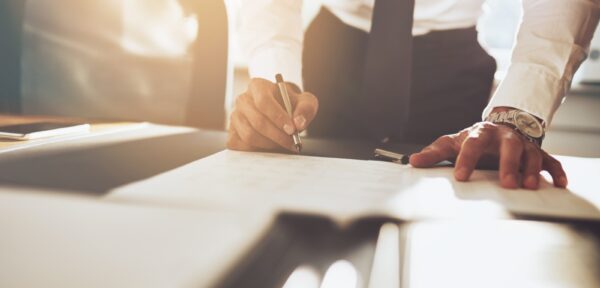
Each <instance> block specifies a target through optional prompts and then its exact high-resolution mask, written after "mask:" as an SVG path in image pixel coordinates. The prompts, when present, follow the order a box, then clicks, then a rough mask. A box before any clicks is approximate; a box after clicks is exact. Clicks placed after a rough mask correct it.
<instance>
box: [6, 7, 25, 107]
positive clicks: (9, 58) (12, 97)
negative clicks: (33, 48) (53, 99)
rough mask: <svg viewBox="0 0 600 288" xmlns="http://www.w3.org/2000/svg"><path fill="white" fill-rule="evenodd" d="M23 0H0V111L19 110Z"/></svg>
mask: <svg viewBox="0 0 600 288" xmlns="http://www.w3.org/2000/svg"><path fill="white" fill-rule="evenodd" d="M24 10H25V0H0V113H13V114H18V113H19V112H20V110H21V107H20V101H19V100H20V95H21V81H20V78H21V61H20V60H21V43H22V42H21V36H22V34H23V33H22V26H23V15H24Z"/></svg>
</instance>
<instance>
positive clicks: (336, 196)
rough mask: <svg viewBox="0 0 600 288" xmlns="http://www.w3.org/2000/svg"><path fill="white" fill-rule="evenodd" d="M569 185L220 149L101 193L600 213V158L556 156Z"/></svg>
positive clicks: (300, 206)
mask: <svg viewBox="0 0 600 288" xmlns="http://www.w3.org/2000/svg"><path fill="white" fill-rule="evenodd" d="M561 160H562V162H563V165H564V166H565V169H566V171H567V174H568V176H569V180H570V185H569V187H568V189H566V190H565V189H558V188H554V187H553V186H552V185H551V184H550V183H548V182H547V181H542V182H543V183H542V187H541V189H540V190H538V191H528V190H524V189H519V190H508V189H502V188H501V187H500V186H499V184H498V180H497V178H498V176H497V172H496V171H476V172H475V173H474V174H473V176H472V180H471V181H470V182H466V183H461V182H458V181H455V180H454V177H453V172H452V168H433V169H416V168H413V167H411V166H403V165H399V164H394V163H388V162H379V161H361V160H349V159H335V158H323V157H309V156H300V155H284V154H268V153H252V152H237V151H229V150H225V151H222V152H219V153H217V154H215V155H212V156H210V157H207V158H204V159H201V160H198V161H196V162H193V163H190V164H188V165H185V166H182V167H180V168H177V169H174V170H172V171H169V172H166V173H163V174H161V175H158V176H155V177H152V178H150V179H147V180H143V181H140V182H137V183H132V184H130V185H127V186H124V187H120V188H117V189H115V190H113V191H112V192H111V193H110V194H109V195H108V196H107V197H109V198H111V199H116V200H117V199H118V200H126V201H138V202H139V201H149V202H160V203H163V204H173V205H179V206H188V207H207V206H215V205H217V206H219V205H223V206H234V207H235V206H240V207H241V206H249V205H254V206H264V207H265V208H269V209H275V210H278V211H279V210H280V211H291V212H302V213H316V214H322V215H326V216H330V217H332V218H334V219H337V220H340V221H345V220H353V219H356V218H359V217H365V216H371V217H378V216H382V217H394V218H399V219H404V220H417V219H423V218H454V217H506V216H508V215H510V212H512V213H517V214H524V215H532V216H550V217H568V218H581V219H600V211H599V209H600V189H597V188H596V185H597V183H598V179H599V178H600V160H598V159H584V158H572V157H562V158H561Z"/></svg>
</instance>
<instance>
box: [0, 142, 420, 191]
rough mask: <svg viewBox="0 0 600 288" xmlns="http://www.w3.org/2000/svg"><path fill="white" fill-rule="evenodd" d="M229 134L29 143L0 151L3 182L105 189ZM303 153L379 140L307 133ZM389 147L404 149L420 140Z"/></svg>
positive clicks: (366, 148)
mask: <svg viewBox="0 0 600 288" xmlns="http://www.w3.org/2000/svg"><path fill="white" fill-rule="evenodd" d="M226 140H227V134H226V133H225V132H221V131H207V130H198V131H195V132H191V133H185V134H176V135H168V136H160V137H154V138H145V139H141V140H133V141H128V142H118V143H109V144H102V145H95V146H91V147H90V145H78V146H77V147H76V148H65V149H56V145H61V144H60V143H56V144H52V145H51V146H52V147H53V148H54V149H44V148H43V147H42V148H40V149H24V150H21V151H15V152H14V153H10V154H8V155H3V156H2V157H0V171H2V173H0V182H1V183H2V184H10V185H18V186H29V187H38V188H45V189H55V190H68V191H77V192H79V193H86V194H92V195H98V196H100V195H103V194H105V193H107V192H108V191H109V190H111V189H113V188H116V187H119V186H122V185H125V184H129V183H131V182H135V181H139V180H143V179H146V178H149V177H152V176H155V175H158V174H160V173H162V172H166V171H168V170H171V169H174V168H177V167H179V166H182V165H185V164H187V163H190V162H193V161H195V160H198V159H201V158H204V157H206V156H209V155H211V154H213V153H216V152H218V151H221V150H223V149H225V143H226ZM304 147H305V148H306V149H305V151H304V152H303V154H304V155H312V156H326V157H337V158H352V159H371V158H372V157H373V150H374V149H375V148H377V147H378V146H377V145H375V144H371V143H365V142H361V141H336V140H322V139H305V145H304ZM385 148H388V149H393V150H394V151H398V152H401V153H409V152H414V151H417V150H419V149H420V147H419V146H415V145H395V146H387V147H385Z"/></svg>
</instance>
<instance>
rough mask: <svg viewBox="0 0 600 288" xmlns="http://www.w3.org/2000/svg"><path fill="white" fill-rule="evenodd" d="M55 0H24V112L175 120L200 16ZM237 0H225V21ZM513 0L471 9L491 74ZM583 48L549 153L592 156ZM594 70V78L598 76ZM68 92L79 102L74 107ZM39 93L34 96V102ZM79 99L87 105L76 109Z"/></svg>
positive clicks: (592, 108)
mask: <svg viewBox="0 0 600 288" xmlns="http://www.w3.org/2000/svg"><path fill="white" fill-rule="evenodd" d="M60 1H61V3H66V4H69V3H70V4H72V5H68V6H69V7H70V8H69V9H62V8H61V7H65V6H64V5H55V1H53V0H31V1H29V2H28V7H27V11H26V17H25V18H26V21H25V26H24V27H25V28H24V31H25V33H24V34H25V35H24V38H23V39H24V47H23V51H24V52H23V59H22V61H23V65H22V66H23V71H22V76H23V77H22V78H23V81H22V82H23V83H22V94H23V102H24V106H25V109H24V112H25V113H27V114H43V112H44V111H52V112H60V113H57V114H58V115H71V114H77V113H79V114H80V115H79V116H91V117H94V116H95V115H100V114H102V113H110V115H116V116H122V117H126V116H127V115H128V113H131V112H132V111H131V109H130V107H131V106H135V107H136V112H139V113H143V114H145V115H148V116H149V117H148V120H150V121H155V122H161V123H168V124H185V123H184V121H185V119H183V118H184V115H185V114H186V110H185V109H186V108H185V107H186V103H187V102H186V99H185V97H186V96H187V95H190V94H191V93H190V90H191V89H192V88H190V87H191V85H192V84H193V82H194V80H193V79H192V74H193V64H192V61H191V60H190V55H191V54H192V53H193V51H192V50H193V43H194V41H198V42H202V41H203V39H201V38H202V36H200V37H199V38H200V39H196V38H198V31H199V27H205V26H203V22H202V19H198V18H197V17H196V15H194V14H193V13H190V11H189V10H188V9H186V7H184V6H185V5H186V2H190V1H177V0H160V1H155V2H153V4H152V5H148V3H147V1H142V0H123V1H116V0H112V1H92V2H89V3H87V2H86V3H85V4H81V3H79V4H78V1H73V0H60ZM239 1H241V0H227V1H226V3H227V4H228V8H229V12H230V13H229V14H230V16H232V17H231V19H232V21H233V22H232V26H233V27H232V29H230V30H232V31H235V18H236V17H235V15H236V8H237V7H238V5H239ZM520 2H521V1H520V0H488V1H487V3H486V5H485V10H486V11H487V12H488V13H486V15H485V16H484V17H482V18H481V23H480V31H481V32H482V33H481V39H480V40H481V42H482V44H483V45H484V47H487V49H488V50H489V52H490V53H491V54H492V55H493V56H494V57H495V58H496V60H497V62H498V64H499V71H498V73H497V77H496V78H497V80H498V81H500V80H501V79H502V77H503V71H505V70H506V67H507V65H508V62H509V58H510V48H511V47H512V45H513V39H514V33H515V31H516V28H517V26H518V22H519V19H520V13H521V11H520ZM182 3H183V5H182ZM304 3H305V6H306V7H305V9H304V14H305V15H304V21H305V24H308V23H309V22H310V20H311V19H312V17H313V16H314V15H315V14H316V12H317V11H318V9H319V8H320V1H318V0H306V1H304ZM73 12H77V13H73ZM82 19H83V20H82ZM78 20H79V21H78ZM75 22H79V23H78V25H76V27H73V25H70V24H69V23H75ZM230 38H231V40H232V42H231V48H232V53H231V55H230V56H231V60H233V64H234V66H235V73H234V79H233V81H230V82H231V83H230V84H231V87H232V89H233V93H229V94H230V95H229V96H230V97H229V100H231V99H232V96H233V95H238V94H239V93H241V92H242V91H243V90H244V88H245V87H246V85H247V83H248V75H247V72H246V71H247V69H246V64H245V59H244V57H243V55H242V53H240V52H239V49H238V47H237V44H236V42H235V40H236V35H235V34H233V35H231V37H230ZM597 38H600V37H597ZM599 40H600V39H596V40H595V43H598V41H599ZM592 54H594V53H592ZM596 54H598V52H597V51H596V52H595V54H594V55H596ZM103 55H104V56H103ZM106 55H111V56H110V57H106ZM596 56H597V55H596ZM591 58H594V59H595V60H594V59H592V60H588V61H587V63H586V64H584V67H583V69H584V70H586V71H585V72H586V73H587V74H585V75H584V74H582V73H579V74H578V76H577V77H576V80H575V83H574V85H573V89H572V92H571V93H570V94H571V95H570V97H568V99H567V101H566V103H565V104H564V105H562V107H561V108H560V109H559V111H558V113H557V115H556V117H555V120H554V122H553V123H552V126H551V130H550V131H549V133H548V135H547V139H546V142H545V148H546V149H547V150H549V151H550V152H552V153H556V154H563V155H577V156H595V157H600V147H599V146H598V145H597V143H599V141H600V113H598V111H600V88H599V85H598V84H596V85H582V84H579V83H578V80H580V79H587V80H590V79H591V80H594V77H591V78H590V77H589V75H592V76H593V75H594V73H599V74H600V68H598V64H596V66H593V65H588V64H590V63H592V62H594V61H595V62H598V61H599V60H598V59H596V57H591ZM90 67H93V68H90ZM595 80H596V81H598V82H599V83H600V77H597V78H596V79H595ZM432 81H435V79H432ZM65 95H70V96H69V97H65ZM40 99H41V100H42V101H40ZM57 99H62V103H68V105H63V104H61V101H58V100H57ZM76 99H80V100H81V99H86V101H87V102H86V104H81V105H80V106H79V107H78V105H79V104H78V101H75V100H76ZM123 99H128V101H129V105H114V103H122V101H123ZM40 102H43V105H40V106H38V104H37V103H40ZM229 102H231V101H229ZM84 106H85V107H88V108H89V110H85V109H81V107H84ZM61 113H62V114H61ZM75 116H77V115H75Z"/></svg>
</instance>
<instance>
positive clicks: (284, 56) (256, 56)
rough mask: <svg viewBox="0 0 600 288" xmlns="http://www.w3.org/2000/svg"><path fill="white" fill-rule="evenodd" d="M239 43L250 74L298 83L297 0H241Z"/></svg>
mask: <svg viewBox="0 0 600 288" xmlns="http://www.w3.org/2000/svg"><path fill="white" fill-rule="evenodd" d="M239 16H240V18H239V19H240V23H239V24H240V26H239V33H238V34H239V35H240V36H239V37H240V46H241V49H242V51H243V53H244V54H245V56H246V59H248V68H249V73H250V77H253V78H255V77H256V78H264V79H267V80H271V81H275V74H277V73H281V74H283V76H284V78H285V80H286V81H288V82H292V83H294V84H296V85H298V86H299V87H303V86H302V85H303V83H302V47H303V41H304V39H303V38H304V31H303V27H302V1H301V0H242V3H241V7H240V14H239Z"/></svg>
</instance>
